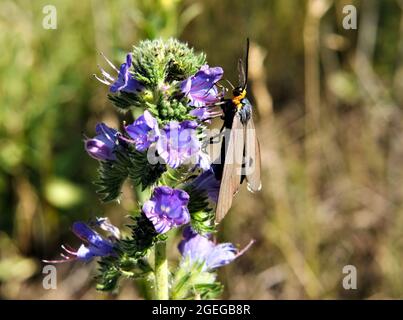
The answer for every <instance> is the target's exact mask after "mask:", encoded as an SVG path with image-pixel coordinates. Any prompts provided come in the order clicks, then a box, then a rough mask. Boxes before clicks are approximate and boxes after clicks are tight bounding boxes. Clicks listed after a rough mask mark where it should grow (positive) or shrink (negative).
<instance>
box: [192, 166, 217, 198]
mask: <svg viewBox="0 0 403 320" xmlns="http://www.w3.org/2000/svg"><path fill="white" fill-rule="evenodd" d="M190 184H191V186H193V187H194V188H195V189H197V190H200V191H201V192H206V193H207V195H208V197H209V198H210V199H211V200H212V201H214V202H217V201H218V194H219V192H220V185H221V182H220V181H219V180H217V178H216V177H215V175H214V172H213V170H212V169H209V170H206V171H204V172H202V173H201V174H200V175H199V176H197V177H196V178H195V179H194V180H193V181H192V182H191V183H190Z"/></svg>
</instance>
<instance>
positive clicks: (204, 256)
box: [178, 227, 253, 271]
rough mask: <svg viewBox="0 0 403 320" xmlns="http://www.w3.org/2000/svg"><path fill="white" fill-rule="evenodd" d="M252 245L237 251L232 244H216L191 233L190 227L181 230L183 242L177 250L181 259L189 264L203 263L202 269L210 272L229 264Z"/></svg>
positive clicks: (204, 237)
mask: <svg viewBox="0 0 403 320" xmlns="http://www.w3.org/2000/svg"><path fill="white" fill-rule="evenodd" d="M252 244H253V241H251V242H250V243H249V244H248V245H247V246H246V247H245V248H244V249H243V250H242V251H238V249H237V248H236V247H235V246H234V245H233V244H232V243H220V244H216V243H214V242H213V241H211V240H210V239H209V238H208V237H206V236H202V235H199V234H198V233H196V232H195V231H193V230H192V228H191V227H186V228H185V229H184V230H183V240H182V241H181V242H180V243H179V245H178V249H179V252H180V253H181V255H182V256H183V258H185V259H189V260H190V262H191V263H192V262H204V266H203V269H204V270H205V271H211V270H213V269H216V268H219V267H222V266H225V265H227V264H229V263H231V262H232V261H233V260H234V259H236V258H237V257H239V256H240V255H242V254H243V253H244V252H245V251H246V250H248V249H249V247H250V246H251V245H252Z"/></svg>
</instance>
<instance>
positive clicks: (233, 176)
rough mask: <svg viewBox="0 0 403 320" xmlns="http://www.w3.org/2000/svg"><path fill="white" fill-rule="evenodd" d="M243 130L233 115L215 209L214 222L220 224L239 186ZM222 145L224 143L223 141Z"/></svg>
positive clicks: (236, 115)
mask: <svg viewBox="0 0 403 320" xmlns="http://www.w3.org/2000/svg"><path fill="white" fill-rule="evenodd" d="M244 141H245V139H244V128H243V125H242V123H241V118H240V116H239V114H237V113H236V114H235V116H234V119H233V122H232V128H231V132H230V133H229V140H228V147H227V150H226V154H225V162H224V169H223V174H222V178H221V185H220V192H219V194H218V201H217V208H216V222H217V223H218V222H220V221H221V220H222V219H223V218H224V217H225V215H226V214H227V212H228V210H229V209H230V208H231V205H232V198H233V197H234V195H235V194H236V193H237V192H238V189H239V186H240V184H241V175H242V159H243V151H244ZM223 143H226V142H225V141H223Z"/></svg>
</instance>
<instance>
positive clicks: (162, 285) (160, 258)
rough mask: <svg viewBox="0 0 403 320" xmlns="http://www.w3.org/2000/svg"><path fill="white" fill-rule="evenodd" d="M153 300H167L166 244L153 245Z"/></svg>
mask: <svg viewBox="0 0 403 320" xmlns="http://www.w3.org/2000/svg"><path fill="white" fill-rule="evenodd" d="M155 299H156V300H168V299H169V295H168V260H167V256H166V242H157V243H156V244H155Z"/></svg>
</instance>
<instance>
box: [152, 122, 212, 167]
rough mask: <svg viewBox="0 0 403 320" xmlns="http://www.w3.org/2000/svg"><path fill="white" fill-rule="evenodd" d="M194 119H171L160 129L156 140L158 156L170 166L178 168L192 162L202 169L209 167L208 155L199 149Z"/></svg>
mask: <svg viewBox="0 0 403 320" xmlns="http://www.w3.org/2000/svg"><path fill="white" fill-rule="evenodd" d="M197 127H198V124H197V122H196V121H191V120H185V121H183V122H180V123H179V122H177V121H171V122H170V123H169V124H168V125H167V126H165V127H164V128H163V129H162V130H161V134H160V137H159V139H158V141H157V151H158V154H159V156H160V157H161V158H162V159H163V160H164V162H165V163H166V164H167V165H169V166H170V167H171V168H174V169H175V168H178V167H179V166H180V165H182V164H187V163H192V164H195V165H198V166H199V167H201V168H202V169H203V170H208V169H209V168H210V161H209V157H208V155H207V154H206V153H204V152H203V151H202V149H201V142H200V140H199V138H198V137H197V132H196V128H197Z"/></svg>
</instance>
